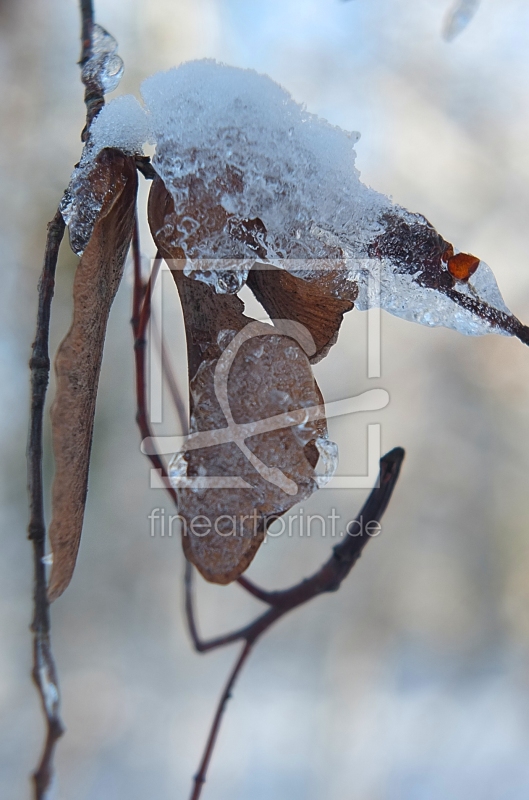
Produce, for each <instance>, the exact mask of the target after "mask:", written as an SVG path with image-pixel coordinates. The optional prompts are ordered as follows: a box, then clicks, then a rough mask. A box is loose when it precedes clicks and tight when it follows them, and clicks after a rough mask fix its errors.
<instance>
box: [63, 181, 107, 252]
mask: <svg viewBox="0 0 529 800" xmlns="http://www.w3.org/2000/svg"><path fill="white" fill-rule="evenodd" d="M88 171H89V170H87V169H86V166H81V165H79V167H77V168H76V169H74V171H73V174H72V178H71V180H70V185H69V187H68V189H67V190H66V191H65V193H64V195H63V198H62V200H61V204H60V206H59V209H60V212H61V214H62V216H63V219H64V221H65V223H66V225H67V226H68V232H69V235H70V246H71V248H72V250H73V251H74V253H77V255H78V256H82V255H83V252H84V249H85V247H86V245H87V244H88V242H89V241H90V237H91V235H92V231H93V229H94V225H95V223H96V220H97V215H98V214H99V212H100V210H101V205H102V202H103V199H102V198H100V197H97V196H96V195H95V194H94V193H92V192H91V191H90V187H89V182H88Z"/></svg>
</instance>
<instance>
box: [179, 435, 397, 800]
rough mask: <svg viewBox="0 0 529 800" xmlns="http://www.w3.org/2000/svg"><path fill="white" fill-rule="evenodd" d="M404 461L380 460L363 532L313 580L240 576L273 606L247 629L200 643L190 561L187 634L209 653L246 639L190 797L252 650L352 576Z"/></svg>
mask: <svg viewBox="0 0 529 800" xmlns="http://www.w3.org/2000/svg"><path fill="white" fill-rule="evenodd" d="M403 460H404V450H403V449H402V448H401V447H396V448H395V449H394V450H391V451H390V452H389V453H387V454H386V455H385V456H383V457H382V458H381V460H380V483H379V488H377V489H373V490H372V492H371V494H370V495H369V497H368V498H367V500H366V502H365V503H364V505H363V507H362V510H361V511H360V514H359V515H358V517H357V521H359V520H360V519H363V521H364V523H365V524H364V526H363V527H362V529H361V530H362V535H361V536H354V537H353V536H349V537H347V538H345V539H344V541H343V542H341V543H340V544H339V545H337V546H336V547H335V548H334V549H333V553H332V556H331V557H330V558H329V559H328V560H327V561H326V562H325V563H324V564H323V566H322V567H321V568H320V569H319V570H318V571H317V572H315V573H314V574H313V575H312V576H311V577H310V578H306V579H305V580H303V581H301V582H300V583H298V584H296V585H295V586H292V587H291V588H290V589H284V590H283V591H278V592H267V591H265V590H264V589H260V588H259V587H257V586H255V585H254V584H253V583H251V581H249V580H248V579H247V578H239V583H240V585H241V586H242V587H243V588H245V589H246V590H247V591H249V592H250V593H251V594H252V595H253V596H254V597H257V598H258V599H259V600H262V601H263V602H265V603H267V604H268V605H269V606H270V608H269V609H268V611H265V613H264V614H262V615H261V616H260V617H257V619H255V620H254V621H253V622H251V623H250V624H249V625H246V626H245V627H244V628H240V629H239V630H236V631H233V632H232V633H229V634H226V635H225V636H221V637H219V638H217V639H210V640H208V641H202V640H201V639H200V637H199V635H198V631H197V625H196V618H195V612H194V607H193V594H192V572H193V567H192V565H191V564H189V563H187V564H186V576H185V588H186V602H185V608H186V617H187V623H188V627H189V632H190V634H191V638H192V640H193V644H194V646H195V649H196V650H198V651H199V652H202V653H203V652H207V651H208V650H213V649H215V648H217V647H224V646H225V645H228V644H233V643H234V642H236V641H244V642H245V645H244V648H243V650H242V652H241V654H240V656H239V658H238V659H237V661H236V663H235V666H234V667H233V670H232V673H231V675H230V678H229V680H228V682H227V684H226V686H225V688H224V691H223V693H222V695H221V698H220V701H219V705H218V707H217V712H216V714H215V717H214V719H213V723H212V726H211V730H210V733H209V736H208V741H207V744H206V749H205V751H204V755H203V757H202V761H201V763H200V767H199V769H198V772H197V774H196V776H195V779H194V785H193V791H192V794H191V799H190V800H198V798H199V797H200V794H201V791H202V786H203V784H204V782H205V780H206V773H207V768H208V765H209V762H210V760H211V756H212V753H213V748H214V745H215V741H216V738H217V734H218V731H219V727H220V723H221V719H222V715H223V713H224V710H225V707H226V703H227V701H228V699H229V697H230V695H231V691H232V689H233V686H234V683H235V681H236V679H237V677H238V675H239V673H240V671H241V669H242V666H243V665H244V662H245V661H246V659H247V658H248V656H249V654H250V651H251V648H252V647H253V645H254V644H255V643H256V642H257V640H258V639H259V638H260V637H261V636H262V635H263V634H264V633H265V632H266V631H267V630H268V629H269V628H270V627H271V626H272V625H273V624H274V623H275V622H277V621H278V620H279V619H281V617H283V616H284V615H285V614H287V613H288V612H289V611H292V610H293V609H294V608H297V607H298V606H300V605H303V604H304V603H306V602H308V601H309V600H312V599H313V598H314V597H318V595H320V594H323V593H325V592H335V591H337V589H339V588H340V586H341V583H342V581H343V580H344V579H345V578H346V577H347V576H348V574H349V573H350V571H351V569H352V568H353V566H354V565H355V564H356V562H357V561H358V559H359V558H360V556H361V554H362V550H363V549H364V547H365V545H366V544H367V542H368V541H369V539H370V537H369V535H368V534H365V533H364V530H367V529H369V524H370V523H374V522H379V521H380V519H381V518H382V515H383V514H384V511H385V510H386V508H387V506H388V503H389V501H390V499H391V495H392V494H393V490H394V488H395V486H396V483H397V480H398V477H399V473H400V468H401V466H402V462H403Z"/></svg>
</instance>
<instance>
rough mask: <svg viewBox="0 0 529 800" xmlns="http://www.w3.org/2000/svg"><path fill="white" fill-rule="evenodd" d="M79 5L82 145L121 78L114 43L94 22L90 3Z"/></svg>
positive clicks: (120, 63) (85, 1)
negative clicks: (83, 121) (82, 102)
mask: <svg viewBox="0 0 529 800" xmlns="http://www.w3.org/2000/svg"><path fill="white" fill-rule="evenodd" d="M80 4H81V19H82V31H81V41H82V46H81V58H80V61H79V66H80V67H81V80H82V82H83V84H84V86H85V96H84V101H85V105H86V126H85V128H84V130H83V133H82V136H81V138H82V140H83V142H84V141H86V140H87V139H88V133H89V130H90V126H91V124H92V120H93V119H94V118H95V117H96V116H97V115H98V114H99V112H100V111H101V109H102V108H103V106H104V105H105V94H106V93H107V92H112V91H113V90H114V89H116V88H117V86H118V84H119V81H120V80H121V76H122V75H123V61H122V60H121V58H120V57H119V56H118V54H117V52H116V51H117V42H116V40H115V39H114V37H113V36H111V35H110V33H108V31H106V30H105V29H104V28H102V27H101V25H98V24H97V23H96V22H94V8H93V3H92V0H80Z"/></svg>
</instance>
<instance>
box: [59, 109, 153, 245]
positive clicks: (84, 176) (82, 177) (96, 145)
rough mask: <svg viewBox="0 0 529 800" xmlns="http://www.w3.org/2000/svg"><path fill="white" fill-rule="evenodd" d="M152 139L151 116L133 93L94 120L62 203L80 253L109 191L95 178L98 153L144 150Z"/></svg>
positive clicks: (62, 208) (62, 209)
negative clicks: (106, 191) (103, 189)
mask: <svg viewBox="0 0 529 800" xmlns="http://www.w3.org/2000/svg"><path fill="white" fill-rule="evenodd" d="M149 139H150V129H149V122H148V119H147V116H146V114H145V111H144V110H143V108H142V107H141V105H140V103H139V102H138V101H137V100H136V98H135V97H133V96H132V95H124V96H123V97H117V98H116V99H115V100H112V101H111V102H110V103H108V105H106V106H104V107H103V108H102V109H101V111H100V112H99V114H98V115H97V117H96V118H95V119H94V121H93V122H92V126H91V128H90V138H89V140H88V142H87V143H86V145H85V147H84V150H83V154H82V156H81V160H80V162H79V164H78V165H77V166H76V168H75V169H74V171H73V172H72V176H71V178H70V183H69V184H68V188H67V190H66V192H65V193H64V196H63V199H62V201H61V205H60V210H61V214H62V216H63V218H64V221H65V222H66V224H67V225H68V231H69V234H70V245H71V247H72V250H73V251H74V252H75V253H77V255H79V256H81V255H82V254H83V252H84V249H85V247H86V245H87V244H88V242H89V240H90V236H91V235H92V230H93V228H94V225H95V222H96V220H97V217H98V215H99V212H100V211H101V206H102V204H103V200H104V197H105V192H104V191H102V190H101V187H99V188H98V186H97V180H94V178H96V177H97V175H96V173H97V156H98V154H99V153H100V152H101V150H103V149H105V148H115V149H117V150H120V151H121V152H122V153H125V154H126V155H134V154H141V153H142V152H143V144H144V142H146V141H148V140H149Z"/></svg>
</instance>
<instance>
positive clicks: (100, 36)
mask: <svg viewBox="0 0 529 800" xmlns="http://www.w3.org/2000/svg"><path fill="white" fill-rule="evenodd" d="M117 49H118V43H117V42H116V40H115V39H114V37H113V36H111V35H110V33H109V32H108V31H106V30H105V29H104V28H102V27H101V25H97V24H96V25H94V26H93V28H92V53H91V55H90V58H89V59H88V61H87V62H86V64H84V65H83V69H82V72H81V76H82V79H83V82H84V83H87V82H94V83H97V84H99V86H100V87H101V89H102V90H103V94H108V92H113V91H114V89H117V88H118V86H119V82H120V80H121V77H122V75H123V61H122V60H121V58H120V57H119V56H118V54H117V52H116V51H117Z"/></svg>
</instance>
